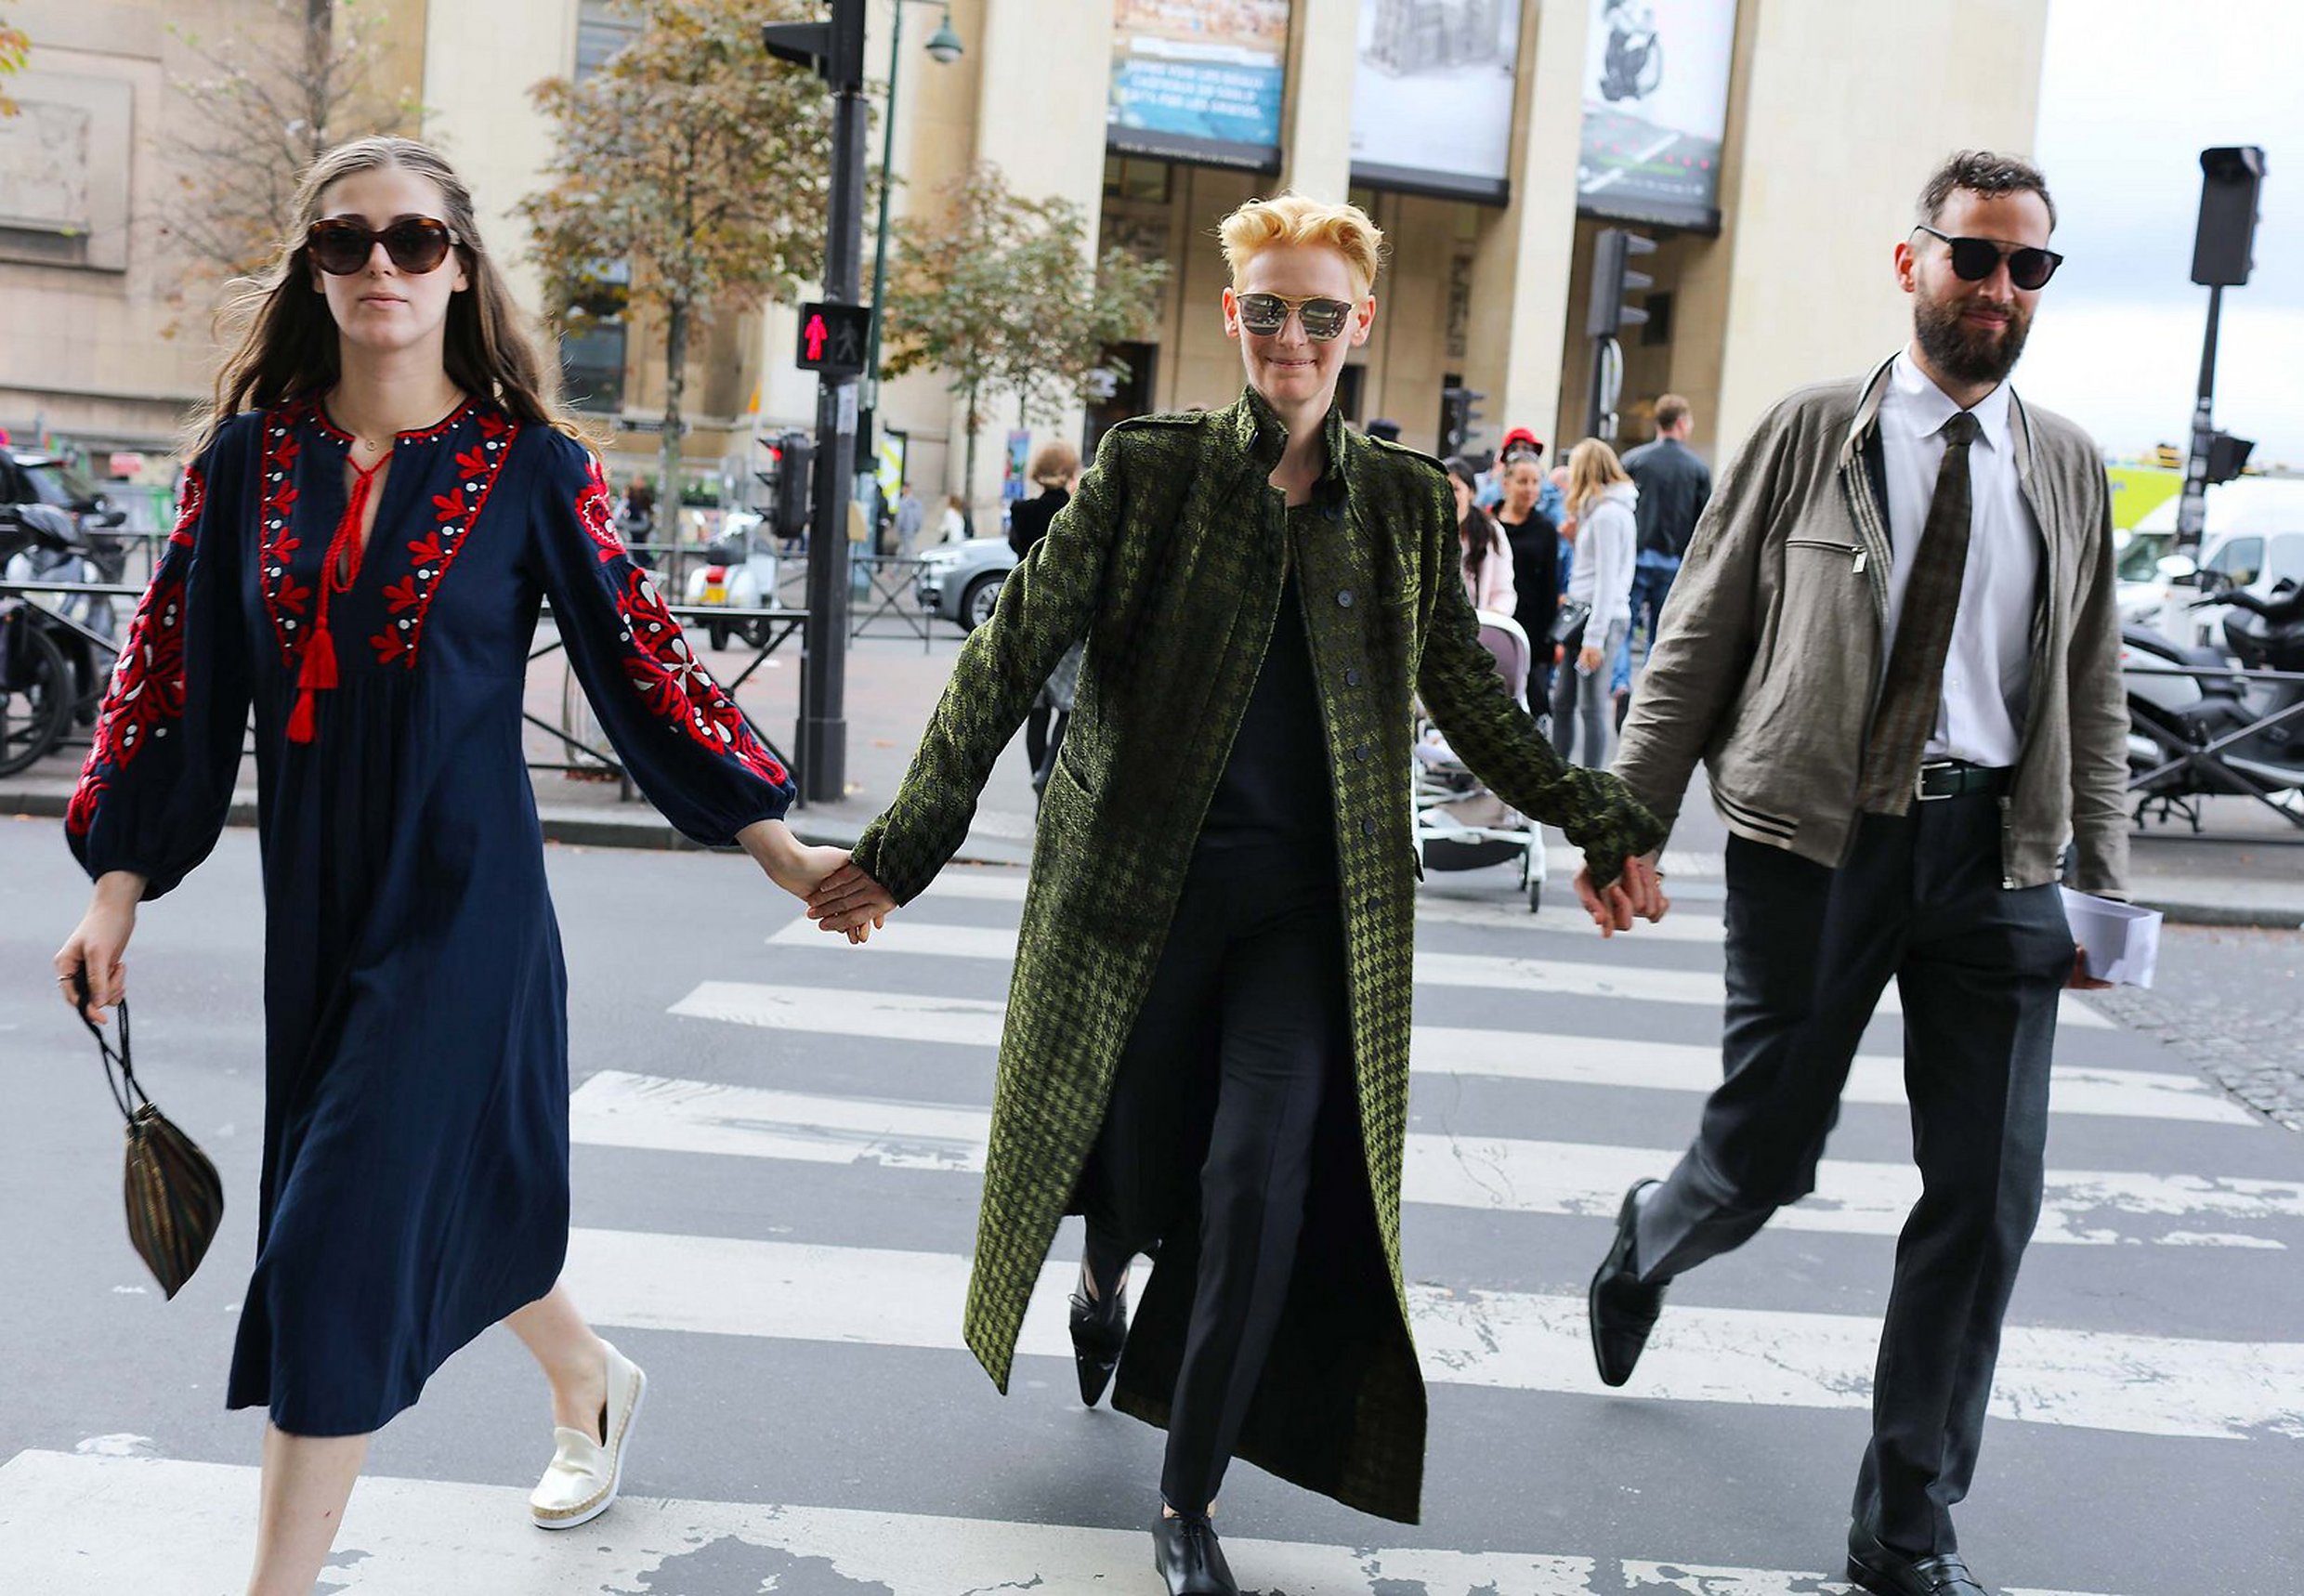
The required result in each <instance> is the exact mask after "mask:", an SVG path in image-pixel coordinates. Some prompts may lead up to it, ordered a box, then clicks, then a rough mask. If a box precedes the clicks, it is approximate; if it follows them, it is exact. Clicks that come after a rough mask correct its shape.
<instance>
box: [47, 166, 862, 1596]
mask: <svg viewBox="0 0 2304 1596" xmlns="http://www.w3.org/2000/svg"><path fill="white" fill-rule="evenodd" d="M298 211H299V217H300V226H299V228H298V230H297V232H296V234H295V238H294V239H293V240H292V241H291V244H292V247H290V248H289V249H287V250H286V251H284V253H283V255H282V257H281V263H280V265H279V267H278V268H276V269H275V271H274V272H273V273H271V274H270V275H269V276H268V279H267V280H266V281H265V283H264V284H262V285H261V286H260V288H259V291H258V294H256V295H255V299H256V301H257V303H256V305H255V321H254V323H253V325H252V327H251V329H250V331H249V334H248V336H247V341H246V343H245V344H244V345H243V346H242V350H241V352H240V354H239V355H238V356H237V357H235V359H234V360H232V362H231V363H230V364H229V365H228V367H227V368H226V370H225V372H224V373H223V375H222V376H221V377H220V378H219V381H218V385H217V403H216V409H215V412H214V418H212V420H211V422H210V424H209V427H208V432H207V436H206V438H204V439H203V445H204V446H203V448H202V449H201V450H200V451H199V452H198V457H197V460H196V463H195V464H194V465H193V466H192V468H191V471H190V476H189V477H188V479H187V482H186V488H185V492H184V496H183V500H182V509H181V513H180V518H179V521H178V524H177V528H176V530H175V533H174V535H173V536H172V537H171V538H170V540H169V542H168V544H167V547H166V550H165V554H164V558H163V560H162V561H161V564H160V567H159V569H158V571H157V573H156V575H155V577H154V579H153V582H152V585H151V591H150V592H149V594H148V595H146V597H145V599H144V602H143V605H142V607H141V608H140V609H139V610H138V612H137V619H136V621H135V623H134V626H133V628H132V630H131V633H130V635H129V639H128V643H127V647H126V648H125V650H124V653H123V654H122V656H121V661H120V665H119V668H118V671H117V674H116V675H115V678H114V681H113V685H112V688H111V694H110V697H109V698H108V700H107V701H106V705H105V709H104V712H103V714H102V717H101V720H100V722H99V725H98V734H97V737H96V739H95V746H94V748H93V749H92V750H91V752H90V754H89V757H88V762H87V765H86V769H85V773H84V774H83V776H82V778H81V783H80V787H79V790H78V791H77V793H76V794H75V796H74V798H73V801H72V806H71V812H70V815H69V818H68V819H67V821H66V831H67V833H68V835H69V838H70V841H71V844H72V849H73V851H74V852H75V853H76V854H77V855H78V856H79V857H80V859H81V861H82V862H83V864H84V865H85V867H86V868H87V870H88V871H89V873H90V875H91V876H92V877H94V878H96V882H97V888H96V895H95V900H94V903H93V905H92V907H91V908H90V909H89V912H88V916H87V918H86V919H85V921H83V922H82V924H81V926H80V928H79V929H78V930H77V931H75V932H74V934H73V936H72V940H71V941H70V942H68V943H67V944H66V945H65V948H64V949H63V950H62V951H61V952H60V953H59V955H58V957H57V967H58V970H59V976H60V977H62V978H63V979H65V980H66V982H67V987H66V990H67V994H68V999H69V993H70V991H71V987H70V985H69V982H70V980H71V978H72V976H73V975H74V974H75V973H76V972H79V971H81V970H83V969H85V973H86V976H87V979H88V981H89V983H90V986H91V988H92V990H93V992H94V995H95V1000H96V1003H97V1005H98V1009H99V1010H100V1009H101V1008H103V1007H105V1006H108V1005H109V1004H111V1002H113V1001H117V999H118V997H119V995H120V992H121V988H122V969H121V955H122V952H123V950H124V947H125V944H126V942H127V939H128V935H129V934H130V932H131V930H132V929H133V926H134V916H135V904H136V902H137V899H138V898H142V897H157V896H160V895H161V894H163V893H164V892H166V891H168V890H169V889H170V888H171V887H173V886H175V885H176V884H177V882H178V881H180V880H181V879H182V878H183V876H184V875H185V873H186V872H187V871H189V870H191V869H192V868H193V867H194V866H195V865H197V864H198V863H199V862H200V861H201V859H202V858H203V857H205V855H206V854H207V853H208V851H209V850H210V849H211V848H212V847H213V846H214V845H215V843H216V837H217V833H218V831H219V830H220V828H221V826H222V823H223V820H224V818H225V813H226V809H227V806H228V805H229V801H230V798H231V793H232V787H233V781H234V777H235V774H236V771H237V769H238V766H239V765H240V758H241V748H242V734H243V730H244V728H245V727H246V726H247V725H248V720H249V714H250V712H251V710H252V709H253V712H254V716H255V749H256V769H257V777H258V783H259V787H258V800H259V802H258V809H259V825H260V830H261V836H262V846H263V860H264V880H265V898H266V911H267V926H266V958H265V1017H266V1028H267V1050H266V1087H267V1105H266V1116H265V1140H264V1174H263V1187H262V1193H261V1208H260V1210H259V1213H260V1223H259V1233H258V1246H257V1254H256V1262H255V1277H254V1279H253V1280H252V1281H251V1283H250V1285H249V1288H248V1291H247V1295H246V1300H245V1302H244V1303H243V1305H242V1314H241V1322H240V1327H239V1342H238V1348H237V1351H236V1353H235V1355H234V1358H233V1364H232V1371H231V1380H230V1388H229V1397H228V1402H229V1406H234V1407H242V1406H258V1405H261V1406H267V1407H268V1408H269V1410H270V1419H271V1423H270V1425H269V1426H268V1429H267V1432H266V1436H265V1482H264V1500H263V1511H262V1517H261V1523H260V1529H259V1537H258V1539H259V1546H258V1551H257V1557H256V1565H255V1576H254V1579H253V1582H252V1584H251V1587H250V1589H251V1591H252V1593H254V1596H271V1592H274V1591H282V1592H285V1591H295V1592H296V1593H297V1596H303V1593H305V1592H308V1591H309V1590H310V1589H311V1588H312V1583H313V1580H314V1579H315V1578H316V1577H317V1576H318V1574H319V1571H320V1568H321V1563H322V1561H323V1560H324V1558H325V1556H326V1552H327V1550H328V1545H329V1541H330V1538H331V1537H332V1536H333V1534H334V1525H335V1523H336V1522H337V1519H338V1518H339V1517H340V1515H341V1509H342V1507H343V1504H344V1500H345V1498H346V1496H347V1494H348V1492H349V1490H350V1488H351V1484H352V1480H353V1477H354V1476H355V1475H356V1474H357V1473H358V1472H359V1469H360V1461H361V1459H362V1457H363V1456H364V1449H365V1438H366V1436H367V1434H368V1433H369V1432H373V1431H374V1430H376V1429H377V1428H379V1427H380V1426H382V1425H383V1424H384V1423H385V1422H386V1420H387V1419H390V1418H391V1417H392V1416H393V1415H394V1414H395V1413H397V1412H399V1410H400V1409H401V1408H403V1407H405V1406H408V1405H410V1404H411V1403H412V1402H414V1401H415V1400H416V1397H417V1394H418V1393H419V1392H420V1391H421V1390H422V1389H423V1386H424V1383H425V1380H426V1379H427V1378H428V1377H429V1376H430V1374H431V1373H432V1371H433V1370H434V1369H436V1368H438V1367H439V1365H440V1364H441V1363H442V1362H443V1361H444V1360H445V1359H446V1358H447V1357H448V1356H449V1355H450V1354H452V1353H453V1352H454V1351H455V1350H456V1349H457V1348H458V1347H460V1346H462V1345H463V1344H464V1343H465V1341H469V1340H471V1339H472V1338H473V1337H474V1336H476V1335H478V1333H479V1332H480V1331H481V1330H482V1329H484V1328H487V1327H488V1326H490V1325H491V1324H493V1323H495V1322H497V1321H498V1320H508V1321H509V1323H510V1324H511V1327H512V1328H514V1329H515V1330H516V1331H517V1333H518V1334H519V1335H520V1336H521V1338H522V1339H523V1340H524V1341H527V1343H528V1344H529V1346H530V1350H531V1351H532V1352H534V1353H535V1354H536V1356H537V1358H538V1361H539V1362H540V1363H542V1364H543V1367H544V1368H545V1371H546V1373H547V1375H548V1376H549V1377H550V1379H551V1381H552V1385H553V1395H554V1409H555V1418H556V1422H557V1428H556V1440H557V1443H558V1450H557V1453H556V1456H555V1459H554V1460H553V1464H552V1467H551V1469H550V1470H549V1471H548V1472H547V1473H546V1475H545V1477H544V1480H543V1484H542V1485H539V1486H538V1488H537V1493H536V1496H535V1498H533V1501H532V1504H531V1511H533V1514H534V1516H535V1519H536V1522H537V1523H539V1524H543V1525H544V1526H545V1527H548V1528H556V1527H565V1526H567V1525H569V1524H578V1523H582V1522H583V1521H584V1520H585V1519H587V1518H589V1517H591V1516H593V1515H594V1514H596V1513H597V1512H598V1511H601V1510H602V1509H603V1508H605V1507H606V1506H607V1504H608V1502H609V1500H610V1499H612V1498H613V1496H614V1494H615V1489H616V1485H617V1478H618V1474H619V1472H620V1469H621V1463H622V1446H623V1442H624V1439H625V1436H626V1433H627V1432H628V1431H629V1429H630V1425H631V1420H632V1416H633V1414H634V1412H635V1410H636V1408H637V1406H638V1401H639V1397H640V1394H641V1392H642V1390H643V1388H644V1383H645V1382H644V1380H643V1379H642V1377H641V1375H640V1372H639V1370H638V1369H637V1368H636V1367H634V1366H633V1365H632V1364H631V1363H630V1362H629V1361H628V1360H626V1359H624V1358H622V1356H621V1355H620V1354H617V1353H616V1352H615V1350H614V1349H613V1348H611V1347H609V1345H608V1344H607V1343H606V1342H604V1341H600V1340H599V1339H598V1338H597V1337H596V1336H595V1335H593V1334H592V1332H591V1330H590V1329H589V1328H586V1326H585V1325H584V1322H583V1319H582V1318H581V1317H580V1316H579V1315H578V1314H577V1312H576V1309H575V1307H574V1305H573V1304H572V1303H571V1302H569V1297H568V1294H567V1292H566V1291H565V1289H562V1288H561V1287H559V1286H558V1285H557V1284H556V1282H557V1280H558V1278H559V1275H560V1269H561V1264H562V1261H563V1258H564V1255H565V1252H566V1249H567V1244H568V1234H569V1172H568V1039H567V1019H566V975H565V972H564V968H563V965H562V962H561V955H560V945H559V936H558V932H557V929H556V926H555V923H554V920H553V914H552V907H551V902H550V899H549V897H548V896H547V894H546V890H545V882H544V869H543V843H542V837H541V833H540V831H539V828H538V824H537V819H536V811H535V804H534V798H533V795H532V793H531V791H530V786H529V781H528V776H527V773H526V770H525V768H524V766H523V763H522V756H521V747H520V728H521V721H520V713H521V702H522V687H523V682H524V678H525V674H526V670H527V664H528V655H529V648H530V636H531V634H532V632H533V630H534V627H535V624H536V621H537V618H538V607H539V603H540V600H543V599H545V598H548V599H549V600H550V603H551V607H552V615H553V621H554V624H555V625H556V628H557V629H558V632H559V634H560V636H561V638H562V639H563V640H564V641H565V643H566V645H567V649H568V655H569V661H570V662H571V664H572V665H573V667H574V668H575V670H576V672H577V674H578V675H579V676H580V677H581V678H582V680H583V685H584V687H585V689H586V691H587V692H588V694H589V696H590V698H591V700H592V702H593V704H594V706H595V708H596V711H597V713H598V714H599V716H600V719H601V722H602V724H603V725H604V726H605V727H606V728H607V730H608V732H609V736H610V737H611V738H612V739H613V740H614V741H615V744H616V746H617V748H618V750H619V751H620V752H621V753H622V757H623V759H624V761H625V763H626V765H627V766H628V768H629V769H630V770H631V772H632V774H633V776H634V778H635V779H636V780H637V781H638V782H639V783H640V785H641V787H642V788H643V789H644V790H645V791H647V792H648V795H649V797H650V798H652V799H653V800H654V801H655V802H656V804H657V805H659V806H660V807H661V809H662V810H663V812H664V813H665V815H666V816H667V817H668V818H670V819H671V820H672V821H673V822H674V824H675V825H677V826H678V827H679V828H680V829H681V830H682V831H686V832H687V833H688V834H689V835H690V836H692V837H694V838H696V839H698V840H700V841H701V842H705V843H711V844H726V843H729V842H731V841H734V842H738V843H740V844H742V845H743V846H744V847H745V849H746V850H747V851H748V852H750V853H751V854H752V855H753V857H755V858H756V859H757V860H758V861H759V862H760V863H761V864H762V866H763V867H764V868H765V869H766V870H767V873H768V874H769V875H770V876H771V878H773V879H774V880H775V881H776V882H777V883H778V884H779V885H780V886H783V887H785V888H787V889H788V890H791V891H792V892H794V893H796V894H802V895H805V893H806V891H807V890H808V889H809V888H810V887H811V886H812V885H813V884H814V883H816V882H817V881H818V880H819V879H821V878H822V877H823V876H824V875H825V874H827V873H829V871H830V870H832V869H834V868H836V867H837V866H838V864H839V863H840V861H841V860H842V858H843V857H844V855H842V854H841V853H840V852H839V851H838V850H836V849H810V848H803V847H801V846H800V845H799V844H796V843H795V842H794V841H793V839H792V833H791V832H790V831H788V830H786V829H785V827H784V826H783V824H782V822H781V820H780V819H779V817H780V816H781V815H782V814H783V812H784V809H785V807H786V805H787V804H788V803H789V802H790V800H791V798H792V785H791V782H790V780H789V779H788V778H787V776H786V773H785V771H784V769H783V768H782V766H781V765H779V763H778V762H777V760H776V759H775V758H774V757H773V756H772V755H771V754H770V753H769V752H768V751H767V750H766V748H765V747H764V746H763V745H762V743H761V741H760V740H759V739H758V738H757V737H756V736H755V735H754V734H753V731H752V730H751V729H750V727H749V726H747V725H746V723H745V721H744V719H743V717H742V715H741V714H740V713H739V712H738V710H737V708H736V706H735V704H734V703H733V702H732V701H731V700H730V699H729V698H728V697H727V694H726V693H725V692H723V691H722V690H721V688H720V687H718V686H717V685H716V684H715V683H714V682H713V680H712V678H711V677H710V676H709V675H708V674H706V673H705V672H704V670H703V669H702V667H701V666H700V664H699V662H698V661H696V660H695V659H694V657H693V656H692V655H691V654H690V653H689V651H688V649H687V645H686V643H685V642H684V641H683V639H682V637H681V634H680V632H679V629H678V627H677V626H676V625H675V624H674V621H673V620H672V617H671V616H670V615H669V614H668V613H667V612H666V610H665V608H664V604H663V600H662V598H661V596H660V595H659V593H658V591H657V589H656V588H655V586H654V585H653V584H652V583H651V582H649V580H648V577H647V576H646V575H645V574H644V573H643V572H642V571H641V570H640V569H638V568H637V567H635V565H634V563H633V562H632V560H631V559H630V558H629V557H628V556H626V554H625V553H624V550H623V549H622V546H621V545H620V543H618V542H617V539H616V536H615V533H614V531H613V530H612V528H611V526H610V503H609V492H608V490H607V488H606V487H605V485H604V484H603V482H602V480H601V475H600V471H599V468H598V465H597V464H596V462H595V461H594V460H593V459H592V457H591V456H590V454H589V453H588V452H587V451H585V450H584V449H583V447H582V446H581V445H580V444H578V443H577V442H576V441H574V439H573V438H572V437H570V436H569V433H568V432H566V431H564V430H562V429H561V428H560V426H559V425H557V424H556V420H555V416H554V412H553V411H552V410H551V408H550V406H549V404H548V403H547V401H546V400H545V399H543V397H542V385H541V384H540V382H539V379H538V374H537V373H538V367H537V363H536V359H535V356H534V354H533V353H532V351H531V350H530V347H529V345H528V343H527V341H526V339H525V337H524V335H523V334H521V333H520V332H519V330H518V327H517V321H515V319H514V314H513V312H512V309H511V307H510V302H509V300H508V299H507V298H506V296H505V294H504V289H503V287H502V284H501V281H500V280H499V279H498V278H497V277H496V275H495V273H494V271H493V269H492V265H491V260H490V258H489V256H488V255H486V253H485V252H484V251H483V250H482V248H481V247H480V244H479V242H478V237H477V233H476V230H475V228H474V224H473V216H472V204H471V201H470V198H469V196H468V195H467V193H466V192H465V189H464V187H463V185H462V184H461V183H460V182H458V181H457V179H456V177H455V176H454V174H453V173H452V171H450V169H449V168H448V167H447V165H446V164H444V163H442V162H441V161H440V159H439V157H438V156H437V155H435V154H433V153H432V152H431V151H430V150H426V149H425V147H423V146H421V145H417V144H412V143H410V142H408V141H405V140H398V139H372V140H362V141H360V142H359V143H357V144H353V145H347V146H344V147H342V148H339V149H338V150H334V151H332V152H331V153H330V154H328V155H327V156H324V157H322V158H321V162H320V163H319V164H318V165H317V166H316V167H315V169H314V171H313V172H312V174H311V175H310V176H309V177H308V179H307V181H306V183H305V186H304V190H303V192H302V194H301V196H300V199H299V206H298ZM243 404H248V405H251V406H252V407H253V408H251V409H249V410H248V411H247V412H246V413H241V414H234V413H233V412H235V411H238V410H240V409H241V407H242V405H243ZM225 417H229V419H222V418H225ZM99 1017H100V1015H99Z"/></svg>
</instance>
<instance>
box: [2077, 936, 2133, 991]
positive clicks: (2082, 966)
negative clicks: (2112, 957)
mask: <svg viewBox="0 0 2304 1596" xmlns="http://www.w3.org/2000/svg"><path fill="white" fill-rule="evenodd" d="M2117 985H2119V983H2118V982H2116V981H2100V980H2098V979H2097V978H2096V977H2095V976H2093V975H2089V974H2088V949H2087V948H2080V947H2076V946H2075V948H2073V950H2072V976H2071V978H2070V979H2069V980H2067V981H2066V982H2065V983H2064V986H2065V987H2066V988H2069V989H2070V990H2072V991H2075V992H2102V991H2107V990H2109V989H2110V988H2113V987H2115V986H2117Z"/></svg>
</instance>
